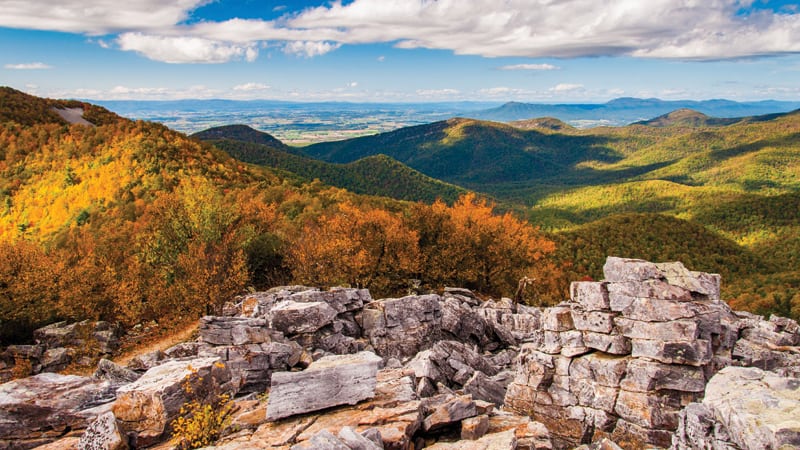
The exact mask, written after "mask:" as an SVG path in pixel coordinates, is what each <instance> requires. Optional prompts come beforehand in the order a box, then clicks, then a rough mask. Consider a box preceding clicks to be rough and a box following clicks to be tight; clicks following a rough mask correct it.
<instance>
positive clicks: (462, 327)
mask: <svg viewBox="0 0 800 450" xmlns="http://www.w3.org/2000/svg"><path fill="white" fill-rule="evenodd" d="M441 323H442V330H443V331H446V332H447V333H449V334H450V335H452V336H453V337H454V338H455V339H456V340H459V341H461V342H467V343H469V342H472V343H476V344H478V345H480V346H481V347H485V346H487V345H488V344H489V343H490V342H492V339H491V337H493V334H494V332H493V328H492V327H491V326H490V325H489V324H487V323H486V319H484V318H483V316H481V315H479V314H478V313H477V312H474V311H473V310H472V308H470V307H469V306H468V305H466V304H463V303H461V302H459V301H458V300H456V299H453V298H447V299H445V300H444V302H442V322H441ZM512 339H513V336H512Z"/></svg>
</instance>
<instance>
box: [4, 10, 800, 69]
mask: <svg viewBox="0 0 800 450" xmlns="http://www.w3.org/2000/svg"><path fill="white" fill-rule="evenodd" d="M210 1H213V0H136V1H127V2H118V1H116V0H61V1H59V2H54V1H51V0H28V1H25V0H0V11H2V13H1V14H0V27H10V28H30V29H40V30H55V31H64V32H73V33H83V34H88V35H104V34H120V33H121V34H120V35H119V37H118V38H117V44H118V46H119V48H120V49H122V50H127V51H136V52H139V53H141V54H143V55H145V56H146V57H148V58H151V59H154V60H157V61H165V62H172V63H197V62H209V63H219V62H226V61H230V60H236V59H246V60H249V61H252V60H254V59H255V58H257V56H258V48H259V46H262V45H267V43H271V45H278V46H280V47H282V48H283V51H284V52H286V53H287V54H293V55H300V56H304V57H308V58H310V57H314V56H319V55H324V54H326V53H328V52H330V51H332V50H335V49H337V48H339V47H340V46H341V45H343V44H353V45H357V44H368V43H394V44H395V45H396V46H397V47H400V48H430V49H443V50H450V51H453V52H455V53H456V54H471V55H481V56H485V57H503V56H513V57H527V58H543V57H559V58H572V57H583V56H632V57H643V58H673V59H682V60H712V59H726V58H746V57H754V56H768V55H777V54H785V53H800V13H798V12H797V9H796V8H795V9H791V8H789V9H782V10H781V12H780V13H776V12H773V11H771V10H766V9H762V10H755V11H753V12H750V13H749V14H746V15H742V14H740V11H741V9H742V7H743V6H744V7H746V6H748V5H749V4H751V3H752V2H753V0H708V1H697V0H680V1H678V0H648V1H642V0H616V1H608V0H558V1H555V0H504V1H502V2H501V1H497V0H436V1H433V0H392V1H391V2H387V1H386V0H353V1H352V2H348V3H343V2H341V1H334V2H331V3H325V6H319V7H314V8H309V9H306V10H304V11H302V12H300V13H286V14H285V15H284V16H283V17H280V18H279V19H277V20H274V21H266V20H258V19H230V20H225V21H220V22H215V21H213V20H203V21H199V22H197V21H196V22H195V23H192V24H187V19H189V18H190V17H191V13H192V11H194V10H195V9H197V8H198V7H200V6H202V5H204V4H206V3H208V2H210ZM276 8H277V7H276ZM379 60H380V59H379ZM503 68H504V69H505V70H554V69H553V68H551V65H549V64H517V65H512V66H505V67H503Z"/></svg>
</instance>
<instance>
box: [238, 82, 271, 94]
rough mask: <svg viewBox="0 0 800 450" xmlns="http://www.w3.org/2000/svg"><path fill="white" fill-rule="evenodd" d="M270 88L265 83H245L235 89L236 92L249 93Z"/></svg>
mask: <svg viewBox="0 0 800 450" xmlns="http://www.w3.org/2000/svg"><path fill="white" fill-rule="evenodd" d="M269 88H270V87H269V86H267V85H266V84H264V83H244V84H240V85H237V86H234V87H233V90H234V91H241V92H248V91H264V90H267V89H269Z"/></svg>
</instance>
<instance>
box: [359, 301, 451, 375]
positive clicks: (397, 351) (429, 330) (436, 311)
mask: <svg viewBox="0 0 800 450" xmlns="http://www.w3.org/2000/svg"><path fill="white" fill-rule="evenodd" d="M441 301H442V299H441V297H439V296H438V295H435V294H429V295H412V296H408V297H403V298H388V299H383V300H377V301H374V302H372V303H369V304H368V305H367V306H366V307H365V308H364V310H363V312H362V322H363V328H364V336H365V337H367V338H368V339H369V342H370V344H372V347H373V348H374V349H375V352H376V353H377V354H378V355H380V356H382V357H384V358H398V359H405V358H411V357H413V356H414V355H416V354H417V352H419V351H421V350H425V349H427V348H430V347H431V346H432V345H433V344H434V343H435V342H437V341H438V340H439V339H440V336H441V333H442V327H441V324H442V305H441Z"/></svg>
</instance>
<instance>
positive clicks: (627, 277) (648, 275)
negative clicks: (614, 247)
mask: <svg viewBox="0 0 800 450" xmlns="http://www.w3.org/2000/svg"><path fill="white" fill-rule="evenodd" d="M603 276H604V277H605V279H606V280H607V281H611V282H625V281H646V280H657V279H660V278H661V277H662V274H661V270H659V268H658V266H656V265H655V264H653V263H651V262H648V261H644V260H641V259H627V258H617V257H615V256H609V257H608V258H606V262H605V264H604V265H603Z"/></svg>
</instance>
